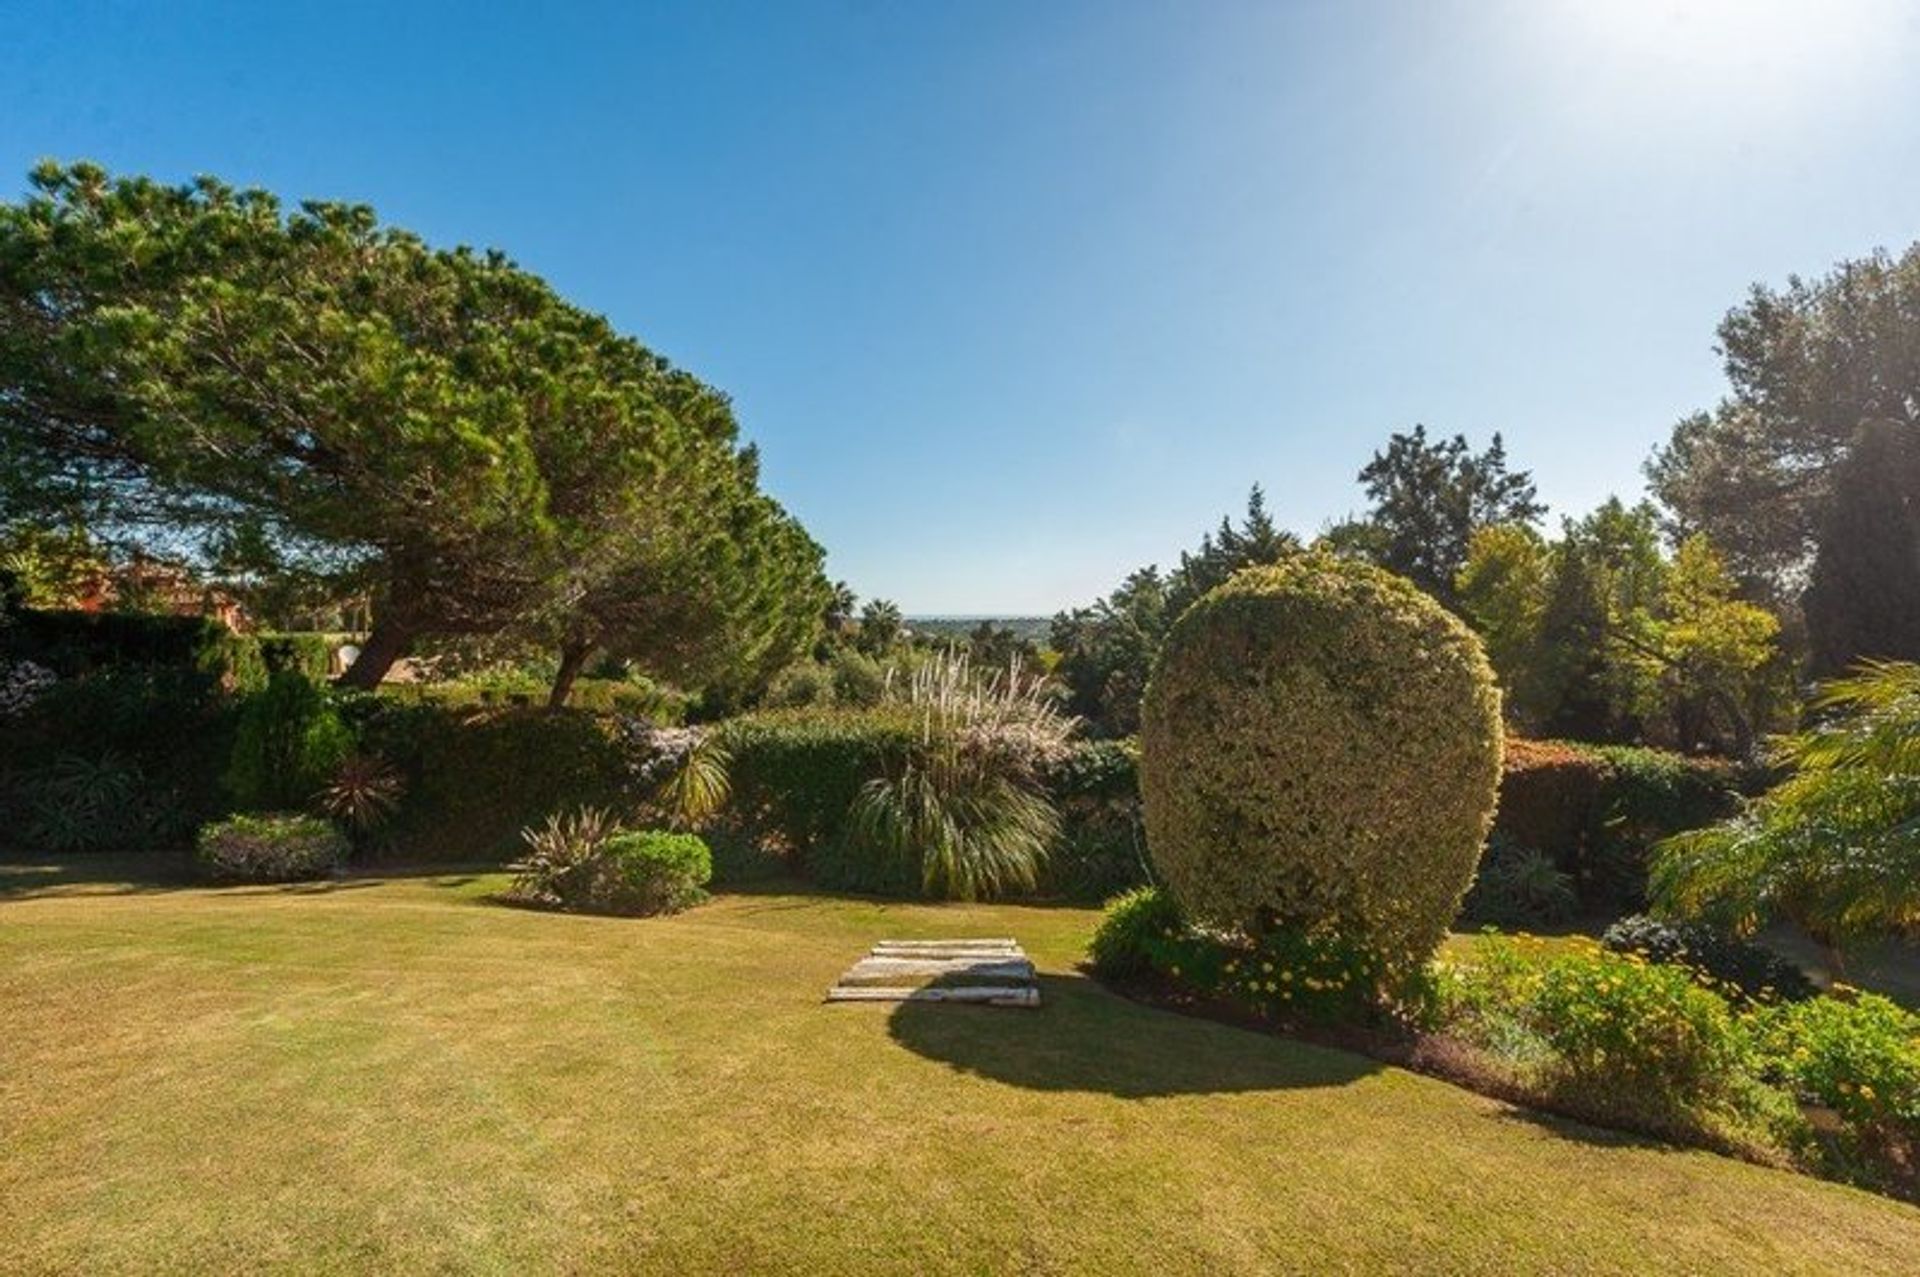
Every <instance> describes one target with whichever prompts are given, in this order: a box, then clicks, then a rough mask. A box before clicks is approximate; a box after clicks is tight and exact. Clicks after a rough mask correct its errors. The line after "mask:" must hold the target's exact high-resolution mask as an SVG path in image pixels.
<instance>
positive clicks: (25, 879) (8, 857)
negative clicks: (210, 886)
mask: <svg viewBox="0 0 1920 1277" xmlns="http://www.w3.org/2000/svg"><path fill="white" fill-rule="evenodd" d="M203 885H205V884H204V883H201V882H199V881H198V880H196V878H195V877H194V871H193V857H192V855H191V854H190V853H187V852H173V851H155V852H141V853H133V854H129V853H119V852H113V853H105V852H97V853H88V854H76V855H71V856H57V857H56V856H34V855H31V854H30V853H23V852H9V853H5V854H0V900H6V899H9V898H12V897H28V896H35V895H39V894H41V893H43V892H69V891H70V892H74V893H77V894H86V895H103V896H131V895H142V894H146V893H149V892H159V891H180V890H183V889H185V888H188V887H196V886H203Z"/></svg>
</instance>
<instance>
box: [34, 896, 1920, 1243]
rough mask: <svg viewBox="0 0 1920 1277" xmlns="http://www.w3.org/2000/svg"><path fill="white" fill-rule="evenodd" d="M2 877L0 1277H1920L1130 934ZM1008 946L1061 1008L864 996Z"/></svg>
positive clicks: (966, 911)
mask: <svg viewBox="0 0 1920 1277" xmlns="http://www.w3.org/2000/svg"><path fill="white" fill-rule="evenodd" d="M57 877H58V876H57V875H48V876H47V881H48V882H49V883H50V884H51V885H46V886H34V885H33V884H35V883H38V882H40V881H41V878H40V876H39V875H36V874H35V873H33V872H27V871H22V870H20V869H19V868H18V867H15V868H14V869H13V870H12V871H11V872H9V871H7V870H6V869H5V868H4V867H0V1269H4V1270H6V1271H8V1272H84V1273H101V1272H113V1271H139V1272H154V1271H169V1270H171V1271H219V1272H237V1271H242V1270H258V1269H262V1268H281V1269H285V1270H291V1271H298V1272H303V1273H304V1272H325V1271H344V1270H373V1269H378V1270H387V1271H409V1272H414V1271H432V1270H442V1271H462V1272H465V1271H478V1272H511V1273H527V1272H547V1271H570V1270H571V1271H577V1270H592V1269H621V1270H626V1271H640V1272H663V1273H668V1272H671V1273H700V1272H725V1273H731V1274H746V1273H763V1272H781V1271H792V1272H809V1273H834V1272H853V1271H862V1272H865V1271H870V1272H897V1273H930V1272H1040V1273H1046V1272H1086V1273H1102V1274H1106V1273H1127V1272H1141V1273H1187V1272H1204V1273H1209V1274H1218V1273H1235V1272H1242V1273H1266V1272H1274V1271H1289V1270H1298V1271H1314V1272H1326V1271H1338V1270H1342V1269H1345V1270H1364V1271H1397V1272H1449V1273H1452V1272H1488V1273H1510V1272H1521V1271H1542V1272H1568V1273H1595V1272H1619V1273H1647V1272H1689V1273H1695V1272H1728V1273H1754V1272H1830V1273H1872V1272H1885V1273H1897V1272H1904V1273H1912V1272H1914V1271H1917V1270H1920V1211H1917V1210H1915V1209H1913V1208H1910V1207H1906V1206H1902V1205H1899V1204H1896V1203H1894V1202H1891V1201H1886V1200H1882V1199H1880V1198H1876V1197H1873V1196H1870V1195H1868V1194H1865V1193H1861V1192H1856V1191H1853V1190H1849V1189H1846V1188H1841V1187H1837V1186H1834V1185H1830V1184H1823V1183H1819V1182H1816V1181H1813V1180H1810V1179H1805V1178H1801V1177H1798V1176H1794V1175H1791V1174H1786V1173H1783V1172H1777V1171H1770V1170H1765V1169H1761V1168H1757V1167H1753V1166H1748V1165H1744V1164H1741V1163H1738V1162H1733V1161H1729V1160H1726V1159H1723V1158H1719V1157H1715V1156H1713V1155H1711V1154H1707V1153H1701V1152H1690V1151H1680V1150H1675V1149H1670V1148H1666V1147H1662V1146H1659V1145H1654V1144H1650V1143H1644V1142H1639V1141H1635V1140H1632V1139H1629V1138H1626V1137H1621V1136H1613V1135H1608V1134H1604V1133H1600V1132H1594V1131H1590V1130H1587V1129H1584V1128H1581V1127H1578V1126H1573V1125H1569V1124H1564V1123H1555V1122H1549V1121H1545V1120H1541V1119H1537V1118H1535V1117H1532V1116H1530V1115H1527V1114H1524V1113H1520V1112H1517V1111H1514V1110H1511V1109H1508V1108H1506V1107H1504V1106H1502V1105H1501V1104H1498V1103H1496V1102H1493V1101H1491V1100H1487V1099H1484V1098H1481V1097H1479V1096H1476V1095H1473V1094H1470V1093H1468V1092H1465V1091H1461V1090H1458V1089H1456V1088H1454V1087H1451V1086H1448V1085H1446V1084H1444V1083H1441V1082H1437V1081H1432V1080H1429V1079H1426V1078H1421V1077H1417V1076H1413V1075H1411V1074H1407V1073H1404V1072H1401V1071H1399V1070H1395V1069H1390V1068H1383V1067H1380V1066H1377V1065H1375V1064H1373V1063H1371V1062H1369V1061H1366V1060H1363V1059H1360V1058H1358V1057H1354V1056H1349V1055H1345V1054H1342V1053H1338V1052H1332V1051H1326V1050H1320V1049H1316V1048H1313V1047H1309V1046H1304V1045H1300V1044H1297V1043H1292V1042H1288V1041H1285V1040H1281V1039H1277V1038H1273V1037H1269V1036H1264V1035H1259V1034H1254V1033H1249V1032H1244V1031H1240V1030H1236V1029H1231V1028H1227V1027H1223V1026H1220V1025H1215V1024H1210V1023H1205V1022H1200V1021H1196V1020H1191V1019H1186V1018H1182V1017H1179V1016H1175V1015H1171V1014H1167V1013H1162V1012H1157V1011H1153V1010H1149V1009H1146V1008H1143V1007H1140V1006H1136V1005H1133V1004H1131V1003H1128V1002H1126V1001H1123V1000H1121V999H1120V998H1117V997H1115V996H1113V995H1111V994H1109V993H1107V992H1105V991H1103V990H1102V989H1100V988H1099V987H1098V986H1097V985H1095V984H1093V983H1092V982H1090V981H1088V980H1086V979H1084V978H1082V977H1081V976H1080V975H1078V974H1077V973H1076V972H1075V971H1074V963H1075V962H1076V961H1077V960H1078V958H1079V956H1080V953H1081V949H1082V945H1083V943H1084V941H1085V938H1086V936H1087V934H1088V932H1089V930H1090V929H1091V927H1092V925H1093V921H1094V915H1093V914H1092V913H1091V912H1089V911H1085V910H1069V909H1048V908H1034V907H1017V906H987V907H959V906H947V907H929V906H903V905H897V904H882V903H877V902H871V901H862V900H847V899H836V898H830V897H823V896H812V895H806V894H800V893H795V892H772V893H768V894H748V895H730V896H723V897H720V898H718V899H716V900H715V901H713V902H712V903H710V904H708V905H706V906H703V907H701V908H699V909H697V910H695V911H693V912H692V913H689V914H686V915H684V916H682V917H678V918H672V919H665V920H652V921H624V920H612V919H596V918H582V917H564V916H555V915H548V914H540V913H533V912H527V911H524V910H516V909H510V908H504V907H501V906H498V905H494V904H491V903H489V902H488V901H487V899H486V897H487V895H488V893H489V892H490V891H493V890H496V889H497V888H498V887H499V885H500V884H501V882H502V880H501V879H500V878H498V877H462V876H442V877H416V878H400V879H357V880H348V881H344V882H340V883H335V884H328V885H325V886H320V887H313V888H304V889H228V890H206V889H198V888H188V887H168V886H160V887H144V888H142V887H135V886H126V887H114V886H111V885H107V884H92V885H88V884H76V883H60V882H58V881H57ZM915 935H927V936H960V935H1011V936H1015V937H1018V938H1019V939H1020V941H1021V942H1022V943H1023V944H1025V945H1026V947H1027V949H1028V951H1029V952H1030V953H1032V954H1033V955H1034V957H1035V959H1036V960H1037V961H1038V962H1039V963H1040V964H1041V966H1042V968H1043V970H1044V972H1045V997H1046V999H1047V1004H1046V1006H1045V1007H1044V1009H1042V1010H1040V1011H1037V1012H1028V1011H1016V1010H989V1009H981V1008H966V1007H957V1008H956V1007H933V1006H912V1007H909V1008H904V1009H902V1008H895V1007H887V1006H876V1005H854V1006H839V1005H836V1006H826V1005H822V1003H821V1000H820V998H821V994H822V993H823V991H824V990H825V989H826V987H827V986H828V984H829V983H831V981H832V980H833V977H834V976H835V974H836V973H837V972H838V971H839V970H840V969H841V968H843V967H844V966H846V965H847V964H848V963H849V962H850V961H852V960H853V959H854V958H855V957H857V956H858V955H859V954H860V953H861V952H862V951H863V950H864V949H865V948H866V947H867V946H868V945H869V944H870V943H871V942H872V941H874V940H876V939H879V938H883V937H903V936H915Z"/></svg>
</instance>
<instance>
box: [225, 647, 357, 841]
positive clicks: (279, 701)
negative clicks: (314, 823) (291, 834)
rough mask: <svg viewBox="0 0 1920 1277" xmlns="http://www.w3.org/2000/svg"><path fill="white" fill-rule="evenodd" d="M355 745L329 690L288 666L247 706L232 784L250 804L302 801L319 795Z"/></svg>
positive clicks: (230, 769) (256, 807) (262, 806)
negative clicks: (331, 700) (329, 697)
mask: <svg viewBox="0 0 1920 1277" xmlns="http://www.w3.org/2000/svg"><path fill="white" fill-rule="evenodd" d="M353 747H354V737H353V732H352V730H351V729H349V728H348V726H347V725H346V723H345V722H344V721H343V720H342V719H341V717H340V715H339V713H338V712H337V711H336V710H335V709H334V707H333V705H332V703H331V702H330V701H329V700H328V698H327V693H326V692H325V690H324V689H322V688H320V687H319V686H317V685H316V684H315V683H314V682H313V681H312V680H310V679H308V678H307V677H306V676H305V675H302V674H298V673H296V672H294V671H292V670H282V671H280V672H279V673H277V674H275V675H274V676H273V677H272V678H271V679H269V680H268V682H267V686H266V689H265V690H264V691H261V692H256V693H255V694H254V695H252V696H250V697H248V698H247V701H246V703H245V704H244V705H243V706H242V707H241V710H240V724H239V727H238V728H237V729H236V731H235V733H234V740H233V759H232V761H231V762H230V763H229V764H228V766H227V775H226V782H227V788H228V789H229V790H230V791H231V792H232V794H233V798H234V802H235V803H236V804H238V805H239V806H240V807H241V808H242V809H245V810H252V811H264V810H274V809H283V808H296V807H302V806H305V805H307V804H308V803H311V802H314V801H316V800H317V799H318V798H319V796H320V794H321V791H322V790H323V789H324V788H325V787H326V785H327V783H328V782H329V781H330V780H331V779H332V778H333V776H334V774H335V772H336V771H337V770H338V769H339V767H340V765H341V764H342V763H343V762H344V761H345V760H346V759H347V757H348V756H349V755H350V754H351V753H352V752H353Z"/></svg>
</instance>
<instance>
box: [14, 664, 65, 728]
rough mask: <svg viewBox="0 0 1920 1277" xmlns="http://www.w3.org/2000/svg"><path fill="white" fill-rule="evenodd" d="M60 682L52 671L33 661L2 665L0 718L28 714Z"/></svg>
mask: <svg viewBox="0 0 1920 1277" xmlns="http://www.w3.org/2000/svg"><path fill="white" fill-rule="evenodd" d="M59 681H60V680H59V679H58V678H57V677H55V675H54V672H53V671H52V670H50V669H48V668H47V667H46V666H44V665H37V664H35V663H34V662H32V661H13V662H10V663H0V718H13V717H15V716H17V715H19V714H22V713H24V712H26V710H27V709H28V708H29V707H31V706H32V705H33V703H34V702H35V701H37V700H39V699H40V698H41V697H42V696H44V695H46V693H47V691H48V689H50V688H51V687H52V686H53V685H54V684H55V683H57V682H59Z"/></svg>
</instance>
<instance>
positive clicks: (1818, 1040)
mask: <svg viewBox="0 0 1920 1277" xmlns="http://www.w3.org/2000/svg"><path fill="white" fill-rule="evenodd" d="M1756 1037H1757V1039H1758V1041H1759V1043H1760V1049H1761V1059H1762V1062H1763V1063H1762V1067H1763V1069H1764V1070H1765V1071H1766V1073H1767V1075H1768V1076H1769V1077H1771V1078H1772V1079H1774V1080H1776V1081H1778V1082H1780V1083H1781V1084H1783V1085H1786V1086H1788V1087H1791V1088H1792V1089H1793V1090H1794V1091H1795V1092H1796V1093H1797V1094H1799V1095H1801V1096H1803V1097H1805V1098H1807V1099H1810V1100H1813V1101H1815V1102H1817V1103H1820V1104H1824V1105H1826V1106H1827V1107H1828V1108H1831V1109H1833V1110H1834V1111H1836V1112H1837V1113H1839V1115H1840V1117H1841V1119H1842V1120H1843V1121H1845V1122H1846V1124H1847V1126H1848V1127H1849V1128H1850V1130H1851V1131H1852V1132H1853V1133H1854V1134H1855V1135H1856V1136H1857V1137H1859V1138H1862V1139H1864V1140H1866V1141H1868V1142H1869V1143H1870V1144H1872V1145H1877V1146H1879V1148H1880V1149H1881V1150H1884V1151H1889V1152H1892V1153H1893V1154H1894V1157H1895V1159H1896V1160H1898V1161H1899V1162H1901V1163H1904V1164H1905V1165H1906V1167H1907V1172H1908V1174H1909V1175H1913V1174H1915V1173H1916V1172H1920V1167H1916V1166H1915V1165H1914V1164H1913V1154H1915V1153H1916V1152H1920V1015H1915V1014H1914V1013H1913V1012H1911V1011H1908V1010H1905V1009H1904V1008H1902V1007H1900V1006H1898V1005H1897V1004H1895V1003H1893V1002H1891V1001H1889V1000H1888V999H1886V998H1883V997H1881V996H1879V995H1878V994H1872V993H1861V992H1858V991H1855V990H1850V989H1840V990H1839V991H1838V995H1837V996H1829V997H1818V998H1810V999H1808V1000H1806V1001H1804V1002H1796V1003H1791V1004H1787V1005H1782V1006H1778V1007H1773V1008H1770V1009H1768V1010H1766V1011H1764V1012H1762V1013H1761V1014H1760V1015H1759V1016H1758V1017H1757V1023H1756Z"/></svg>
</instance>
